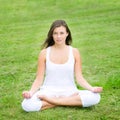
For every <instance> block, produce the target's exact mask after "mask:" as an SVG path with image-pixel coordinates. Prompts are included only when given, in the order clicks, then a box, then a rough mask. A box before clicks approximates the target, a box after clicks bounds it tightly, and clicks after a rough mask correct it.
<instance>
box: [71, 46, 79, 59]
mask: <svg viewBox="0 0 120 120" xmlns="http://www.w3.org/2000/svg"><path fill="white" fill-rule="evenodd" d="M72 51H73V55H74V57H77V56H80V52H79V50H78V49H77V48H74V47H72Z"/></svg>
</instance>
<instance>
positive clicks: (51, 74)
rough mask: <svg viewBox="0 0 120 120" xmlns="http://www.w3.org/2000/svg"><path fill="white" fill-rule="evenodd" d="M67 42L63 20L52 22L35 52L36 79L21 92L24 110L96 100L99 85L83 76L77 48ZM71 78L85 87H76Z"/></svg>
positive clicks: (75, 104)
mask: <svg viewBox="0 0 120 120" xmlns="http://www.w3.org/2000/svg"><path fill="white" fill-rule="evenodd" d="M71 43H72V37H71V32H70V30H69V28H68V26H67V24H66V22H65V21H64V20H56V21H54V22H53V24H52V25H51V27H50V30H49V32H48V36H47V39H46V41H45V42H44V44H43V46H44V49H43V50H42V51H41V52H40V55H39V60H38V71H37V76H36V79H35V81H34V82H33V84H32V87H31V89H30V90H29V91H24V92H23V93H22V95H23V97H24V100H23V102H22V108H23V109H24V110H25V111H27V112H30V111H40V110H44V109H47V108H52V107H55V106H80V107H89V106H92V105H95V104H98V103H99V101H100V94H99V93H100V92H101V91H102V87H93V86H91V85H90V84H89V83H88V82H87V81H86V80H85V79H84V78H83V76H82V69H81V58H80V54H79V51H78V50H77V49H76V48H73V47H72V46H70V45H71ZM44 75H45V78H44ZM74 75H75V76H74ZM74 77H76V81H77V83H78V84H79V85H81V86H82V87H83V88H85V89H87V90H79V89H77V87H76V84H75V81H74Z"/></svg>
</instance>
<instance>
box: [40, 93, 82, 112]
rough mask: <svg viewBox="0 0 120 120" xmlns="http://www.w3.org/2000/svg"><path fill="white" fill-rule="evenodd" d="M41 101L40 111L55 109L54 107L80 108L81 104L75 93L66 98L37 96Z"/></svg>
mask: <svg viewBox="0 0 120 120" xmlns="http://www.w3.org/2000/svg"><path fill="white" fill-rule="evenodd" d="M38 97H39V98H40V99H41V100H42V101H43V106H42V110H44V109H47V108H51V107H55V106H80V107H82V102H81V99H80V96H79V94H78V93H75V94H73V95H71V96H68V97H63V96H61V97H47V96H38Z"/></svg>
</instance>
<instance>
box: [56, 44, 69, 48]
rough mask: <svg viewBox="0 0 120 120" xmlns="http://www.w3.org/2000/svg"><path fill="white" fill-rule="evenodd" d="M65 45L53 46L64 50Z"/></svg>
mask: <svg viewBox="0 0 120 120" xmlns="http://www.w3.org/2000/svg"><path fill="white" fill-rule="evenodd" d="M66 46H67V45H66V44H64V45H56V44H55V45H54V47H55V48H57V49H63V48H65V47H66Z"/></svg>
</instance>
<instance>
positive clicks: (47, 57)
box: [46, 47, 50, 61]
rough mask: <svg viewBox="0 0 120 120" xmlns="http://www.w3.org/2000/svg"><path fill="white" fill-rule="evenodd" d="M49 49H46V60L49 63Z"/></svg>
mask: <svg viewBox="0 0 120 120" xmlns="http://www.w3.org/2000/svg"><path fill="white" fill-rule="evenodd" d="M49 54H50V47H48V48H47V53H46V60H47V61H49Z"/></svg>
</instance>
